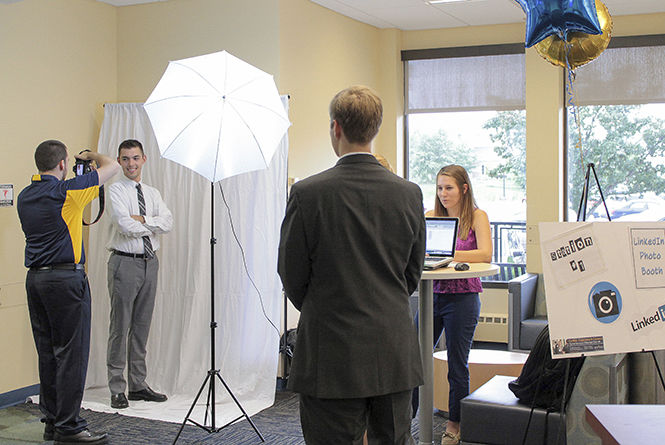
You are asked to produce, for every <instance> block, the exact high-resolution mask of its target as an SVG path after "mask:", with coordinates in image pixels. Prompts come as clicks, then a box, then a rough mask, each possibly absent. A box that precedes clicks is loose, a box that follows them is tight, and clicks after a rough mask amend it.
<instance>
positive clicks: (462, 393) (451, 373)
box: [427, 165, 492, 445]
mask: <svg viewBox="0 0 665 445" xmlns="http://www.w3.org/2000/svg"><path fill="white" fill-rule="evenodd" d="M427 215H428V216H455V217H457V218H459V233H458V236H457V244H456V249H455V261H457V262H469V263H489V262H490V261H491V260H492V237H491V231H490V223H489V219H488V218H487V213H485V212H484V211H482V210H480V209H479V208H478V205H477V204H476V200H475V199H474V197H473V189H472V188H471V180H470V179H469V175H468V173H467V172H466V170H465V169H464V167H461V166H459V165H448V166H446V167H443V168H442V169H441V170H440V171H439V173H438V174H437V176H436V198H435V202H434V210H432V211H430V212H428V213H427ZM482 291H483V288H482V286H481V284H480V279H479V278H462V279H454V280H435V281H434V344H435V345H436V344H437V343H438V341H439V338H440V337H441V333H442V332H443V331H445V333H446V349H447V354H448V384H449V387H450V393H449V397H448V423H447V424H446V432H445V433H444V434H443V437H442V438H441V444H442V445H451V444H452V445H455V444H458V443H459V440H460V435H459V429H460V426H459V421H460V401H461V400H462V399H463V398H464V397H466V396H467V395H468V394H469V363H468V362H469V351H470V350H471V343H472V342H473V333H474V331H475V330H476V325H477V324H478V316H479V315H480V297H479V295H478V294H479V292H482Z"/></svg>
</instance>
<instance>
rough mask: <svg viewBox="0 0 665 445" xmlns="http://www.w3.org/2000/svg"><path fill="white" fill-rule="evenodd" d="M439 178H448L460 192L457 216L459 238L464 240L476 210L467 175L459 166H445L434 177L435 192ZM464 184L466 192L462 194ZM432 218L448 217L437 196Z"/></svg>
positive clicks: (476, 206)
mask: <svg viewBox="0 0 665 445" xmlns="http://www.w3.org/2000/svg"><path fill="white" fill-rule="evenodd" d="M439 176H449V177H451V178H452V179H453V180H454V181H455V184H457V187H458V188H459V191H460V194H461V195H460V201H461V208H460V216H459V238H460V239H463V240H465V239H466V238H467V237H468V235H469V230H471V227H473V212H474V210H476V208H478V204H476V199H475V198H474V197H473V188H472V187H471V180H470V179H469V174H468V173H467V172H466V170H465V169H464V167H462V166H461V165H455V164H451V165H446V166H445V167H443V168H442V169H441V170H439V173H437V175H436V182H437V190H438V182H439ZM464 184H466V185H467V186H468V190H467V191H466V193H464ZM434 216H448V210H446V208H445V207H444V206H443V204H441V200H440V199H439V195H438V194H436V195H435V196H434Z"/></svg>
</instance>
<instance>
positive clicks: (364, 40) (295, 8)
mask: <svg viewBox="0 0 665 445" xmlns="http://www.w3.org/2000/svg"><path fill="white" fill-rule="evenodd" d="M279 13H280V39H279V40H280V45H279V49H280V55H281V58H280V91H282V92H284V93H288V94H290V95H291V100H290V101H289V104H290V113H289V114H290V118H291V122H293V126H292V127H291V129H290V130H289V176H290V177H295V178H301V179H302V178H304V177H307V176H310V175H312V174H314V173H317V172H319V171H321V170H323V169H326V168H328V167H331V166H332V165H333V164H334V163H335V160H336V157H335V155H334V153H333V151H332V148H331V146H330V138H329V132H328V130H329V117H328V104H329V102H330V100H331V99H332V97H333V96H334V95H335V93H337V92H338V91H339V90H341V89H343V88H345V87H347V86H349V85H354V84H363V85H368V86H370V87H372V88H374V89H376V90H377V91H378V92H379V93H380V94H381V95H383V94H384V93H386V91H382V89H385V88H386V87H385V85H383V84H382V82H381V73H380V63H379V61H380V49H381V40H380V33H379V31H378V30H377V29H376V28H374V27H372V26H369V25H365V24H362V23H359V22H357V21H355V20H352V19H349V18H347V17H345V16H342V15H340V14H337V13H334V12H332V11H330V10H328V9H326V8H323V7H321V6H319V5H317V4H315V3H313V2H311V1H309V0H281V1H280V11H279ZM384 130H385V129H384V128H382V129H381V133H383V131H384Z"/></svg>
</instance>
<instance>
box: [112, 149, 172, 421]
mask: <svg viewBox="0 0 665 445" xmlns="http://www.w3.org/2000/svg"><path fill="white" fill-rule="evenodd" d="M146 160H147V158H146V156H145V153H144V152H143V146H142V145H141V143H140V142H139V141H137V140H134V139H128V140H126V141H123V142H122V143H121V144H120V146H119V148H118V163H119V164H120V165H121V166H122V171H123V173H124V177H122V178H121V179H119V180H118V181H117V182H115V183H113V184H112V185H111V186H110V187H109V189H108V192H107V194H108V197H109V201H110V209H109V210H110V212H111V218H112V219H113V229H114V231H113V237H112V238H111V241H110V242H109V244H108V246H107V247H108V249H109V250H110V251H111V256H110V257H109V261H108V276H107V279H108V287H109V295H110V297H111V321H110V324H109V342H108V350H107V359H106V366H107V370H108V381H109V389H110V390H111V406H112V407H113V408H117V409H121V408H127V407H128V406H129V402H128V401H127V397H125V390H126V389H128V390H129V392H128V396H129V400H147V401H150V402H163V401H165V400H166V399H167V397H166V395H165V394H159V393H157V392H155V391H153V390H152V389H151V388H150V387H149V386H148V384H147V383H146V381H145V380H146V374H147V369H146V363H145V356H146V343H147V341H148V334H149V332H150V323H151V321H152V311H153V308H154V306H155V292H156V288H157V271H158V270H159V261H158V259H157V256H156V255H155V252H156V251H157V249H159V235H160V234H162V233H167V232H170V231H171V229H172V228H173V216H172V215H171V212H170V211H169V209H168V208H167V207H166V204H165V203H164V200H162V196H161V195H160V193H159V191H158V190H157V189H155V188H153V187H150V186H149V185H147V184H144V183H142V182H141V169H142V168H143V164H145V162H146ZM125 365H126V366H127V380H125V377H124V370H125Z"/></svg>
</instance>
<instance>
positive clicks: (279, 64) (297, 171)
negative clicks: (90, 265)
mask: <svg viewBox="0 0 665 445" xmlns="http://www.w3.org/2000/svg"><path fill="white" fill-rule="evenodd" d="M614 21H615V35H632V34H644V33H665V14H654V15H650V16H634V17H617V18H615V20H614ZM523 37H524V25H523V24H514V25H500V26H485V27H467V28H458V29H450V30H434V31H418V32H417V31H409V32H401V31H398V30H394V29H389V30H379V29H376V28H374V27H372V26H369V25H365V24H362V23H358V22H356V21H354V20H351V19H349V18H347V17H344V16H342V15H339V14H336V13H334V12H331V11H329V10H327V9H325V8H322V7H320V6H318V5H316V4H314V3H312V2H311V1H309V0H262V1H261V2H247V1H245V0H224V1H219V0H170V1H167V2H158V3H154V4H146V5H138V6H131V7H122V8H114V7H111V6H109V5H106V4H103V3H100V2H97V1H94V0H49V1H44V0H22V1H19V2H17V3H12V4H8V5H5V4H0V57H2V60H3V61H5V62H4V63H3V69H2V70H0V83H1V84H2V85H3V88H2V89H0V103H1V104H2V105H3V106H2V107H1V108H0V136H1V138H0V140H2V143H3V144H4V145H3V148H2V150H3V154H4V162H2V165H1V166H0V172H1V179H0V183H2V184H14V187H15V194H18V191H20V190H21V189H22V188H23V187H24V186H25V185H27V184H28V182H29V177H30V175H31V174H32V173H34V166H33V158H32V156H33V152H34V147H35V146H36V145H37V144H38V143H39V142H40V141H42V140H44V139H47V138H60V139H62V140H63V141H64V142H65V143H66V144H67V145H68V146H69V147H70V150H71V152H72V153H74V152H75V151H78V150H79V149H81V148H83V147H92V148H95V146H96V141H97V137H98V132H99V127H100V123H101V119H102V113H103V112H102V107H101V105H102V104H103V103H104V102H114V101H118V102H124V101H143V100H145V98H147V96H148V95H149V94H150V91H151V90H152V88H153V87H154V85H155V84H156V82H157V80H158V79H159V78H160V76H161V74H162V73H163V71H164V69H165V67H166V64H167V62H168V61H169V60H173V59H178V58H183V57H190V56H194V55H199V54H205V53H208V52H212V51H218V50H222V49H226V50H228V51H229V52H231V53H232V54H234V55H236V56H238V57H240V58H242V59H244V60H246V61H248V62H249V63H252V64H254V65H256V66H258V67H259V68H261V69H263V70H265V71H268V72H270V73H272V74H274V75H275V78H276V80H277V82H278V88H279V91H280V93H282V94H287V93H289V94H290V95H291V101H290V107H291V112H290V118H291V120H292V122H293V123H294V125H293V127H292V128H291V129H290V130H289V137H290V153H289V158H290V159H289V176H292V177H300V178H303V177H306V176H309V175H311V174H313V173H316V172H318V171H320V170H322V169H325V168H328V167H330V166H331V165H333V163H334V162H335V157H334V155H333V153H332V150H331V148H330V142H329V139H328V113H327V106H328V103H329V101H330V99H331V97H332V96H333V95H334V93H335V92H337V91H338V90H340V89H342V88H344V87H346V86H348V85H351V84H366V85H369V86H371V87H373V88H375V89H376V90H377V91H378V92H379V93H380V94H381V96H382V98H383V100H384V108H385V113H384V123H383V126H382V128H381V132H380V134H379V136H378V138H377V141H376V144H375V151H377V152H380V153H382V154H383V155H384V156H386V157H387V158H388V159H389V160H390V161H391V163H393V165H396V166H398V167H399V165H400V164H401V160H402V159H401V157H402V155H403V153H402V137H403V136H402V114H403V111H402V110H403V97H402V96H403V92H402V91H403V83H402V82H403V80H402V64H401V62H400V54H399V52H400V50H402V49H418V48H435V47H445V46H467V45H482V44H496V43H514V42H520V41H522V40H523ZM9 61H11V62H9ZM526 66H527V68H526V70H527V73H526V75H527V76H526V77H527V119H528V124H529V129H528V133H527V141H528V142H527V144H528V154H527V164H528V165H527V181H528V186H527V203H528V208H527V222H528V226H529V228H534V227H536V225H537V223H538V222H540V221H551V220H557V219H559V218H560V217H561V199H560V197H559V194H558V192H559V189H560V187H561V176H560V169H559V168H558V167H559V166H560V165H561V164H560V154H561V151H560V150H561V144H562V140H561V114H562V103H561V94H562V92H561V77H562V74H561V71H560V70H557V69H556V68H554V67H552V66H550V65H549V64H547V63H546V62H545V61H543V60H541V59H540V58H539V57H538V56H537V55H535V54H534V53H533V51H532V50H529V51H527V64H526ZM553 165H554V166H555V168H554V169H552V166H553ZM548 197H549V198H548ZM0 225H1V227H2V231H1V232H0V252H2V256H3V258H4V261H3V267H2V268H1V269H0V338H1V339H2V340H0V356H2V357H3V360H2V362H1V363H0V376H2V377H1V378H0V393H3V392H7V391H10V390H12V389H17V388H21V387H24V386H28V385H32V384H34V383H37V372H36V358H35V353H34V346H33V344H32V336H31V334H30V330H29V322H28V317H27V307H26V304H25V291H24V289H23V282H24V281H23V280H24V276H25V269H24V268H23V266H22V260H23V246H24V242H23V234H22V232H21V230H20V227H19V224H18V219H17V217H16V210H15V208H0ZM93 230H94V228H93ZM536 235H537V233H536V234H534V236H536ZM529 236H531V233H530V235H529ZM534 239H537V237H536V238H534ZM528 249H529V250H528V251H529V258H530V260H529V269H530V270H532V271H538V270H539V269H540V265H539V262H538V263H534V262H533V261H535V260H534V258H536V259H537V258H538V257H539V255H538V250H537V249H538V245H537V242H536V243H529V246H528ZM93 298H95V296H93Z"/></svg>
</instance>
